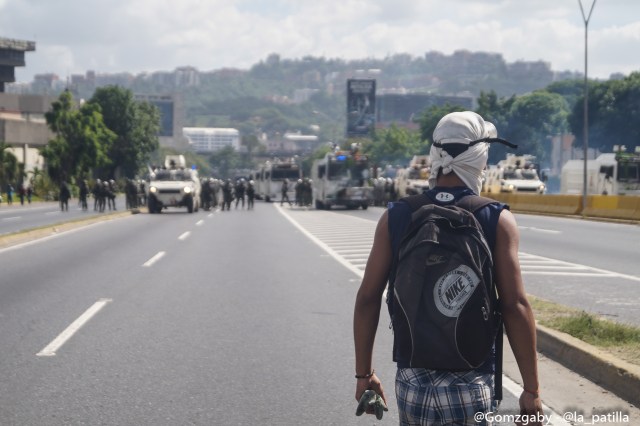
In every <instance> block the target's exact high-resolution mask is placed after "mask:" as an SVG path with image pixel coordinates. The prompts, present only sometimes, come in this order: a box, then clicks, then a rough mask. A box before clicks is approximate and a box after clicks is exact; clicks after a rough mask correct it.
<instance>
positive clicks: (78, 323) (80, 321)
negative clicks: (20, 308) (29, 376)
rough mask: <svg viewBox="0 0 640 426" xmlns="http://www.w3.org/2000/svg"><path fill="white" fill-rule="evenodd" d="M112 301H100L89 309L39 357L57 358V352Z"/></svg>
mask: <svg viewBox="0 0 640 426" xmlns="http://www.w3.org/2000/svg"><path fill="white" fill-rule="evenodd" d="M112 301H113V300H112V299H100V300H98V301H97V302H96V303H94V304H93V305H91V307H90V308H89V309H87V310H86V311H85V312H84V313H83V314H82V315H80V316H79V317H78V319H76V320H75V321H74V322H72V323H71V324H70V325H69V327H67V328H66V329H65V330H64V331H63V332H62V333H60V334H59V335H58V337H56V338H55V339H53V340H52V341H51V343H49V344H48V345H47V346H45V348H44V349H43V350H41V351H40V352H38V353H37V354H36V355H37V356H55V355H56V351H57V350H58V349H60V347H61V346H62V345H64V344H65V343H66V342H67V341H68V340H69V339H70V338H71V337H73V335H74V334H76V333H77V332H78V330H80V328H82V326H83V325H85V324H86V323H87V322H89V320H90V319H91V318H93V316H94V315H95V314H97V313H98V312H100V310H101V309H102V308H104V307H105V305H106V304H107V303H109V302H112Z"/></svg>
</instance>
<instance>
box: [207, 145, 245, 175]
mask: <svg viewBox="0 0 640 426" xmlns="http://www.w3.org/2000/svg"><path fill="white" fill-rule="evenodd" d="M209 163H210V164H211V168H212V170H213V172H214V173H215V174H216V175H217V176H219V177H220V178H223V179H226V178H231V177H232V176H231V175H230V171H231V170H233V169H235V168H237V167H238V166H239V165H240V156H239V155H238V152H237V151H236V150H235V149H234V148H233V147H232V146H225V147H224V148H222V149H220V150H219V151H216V152H214V153H213V154H211V156H210V157H209Z"/></svg>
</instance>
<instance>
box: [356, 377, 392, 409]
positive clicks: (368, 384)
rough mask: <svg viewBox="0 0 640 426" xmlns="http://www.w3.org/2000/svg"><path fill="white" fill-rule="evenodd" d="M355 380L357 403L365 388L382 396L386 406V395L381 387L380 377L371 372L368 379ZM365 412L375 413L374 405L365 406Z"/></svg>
mask: <svg viewBox="0 0 640 426" xmlns="http://www.w3.org/2000/svg"><path fill="white" fill-rule="evenodd" d="M357 380H358V381H357V384H356V401H358V403H359V402H360V399H361V398H362V395H363V394H364V392H365V391H366V390H369V389H371V390H373V391H375V393H377V394H378V395H380V397H382V401H383V402H384V405H385V407H386V405H387V396H386V395H385V394H384V390H383V389H382V383H381V382H380V379H379V378H378V376H376V375H375V373H374V374H373V376H371V377H369V378H368V379H357ZM385 411H387V410H385ZM366 413H367V414H376V412H375V409H374V406H368V407H366Z"/></svg>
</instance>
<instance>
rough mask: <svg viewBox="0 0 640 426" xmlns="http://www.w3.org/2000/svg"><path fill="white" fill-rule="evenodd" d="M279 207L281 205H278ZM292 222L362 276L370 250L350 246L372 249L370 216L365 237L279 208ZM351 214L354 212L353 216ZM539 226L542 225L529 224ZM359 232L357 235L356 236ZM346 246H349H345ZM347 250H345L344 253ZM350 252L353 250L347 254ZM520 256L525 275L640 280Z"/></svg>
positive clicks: (588, 267)
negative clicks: (297, 217) (304, 223)
mask: <svg viewBox="0 0 640 426" xmlns="http://www.w3.org/2000/svg"><path fill="white" fill-rule="evenodd" d="M275 207H277V208H279V206H277V205H276V206H275ZM279 211H280V212H281V213H282V214H283V215H285V217H287V219H289V221H290V222H292V223H294V225H296V227H297V228H298V229H299V230H300V231H301V232H302V233H303V234H305V235H307V236H308V237H309V238H310V239H311V240H313V241H315V242H316V243H317V244H318V245H320V246H321V247H323V248H325V247H326V248H327V249H325V250H326V251H327V253H329V254H330V255H331V256H332V257H334V258H335V259H336V260H338V261H339V262H340V263H343V264H349V265H350V267H349V266H348V267H349V269H351V270H354V268H355V269H356V270H358V276H360V277H362V274H363V273H364V272H363V271H362V268H363V267H364V266H366V260H367V258H368V253H365V252H363V253H362V256H351V253H352V252H347V251H346V250H352V249H356V248H364V247H368V248H369V250H370V249H371V247H372V245H373V234H374V232H375V222H374V221H371V220H367V219H361V218H359V219H361V220H365V221H367V222H368V223H370V224H371V232H370V233H369V236H368V237H366V238H365V237H361V235H365V233H364V232H363V231H362V230H361V229H358V230H354V229H353V228H348V227H342V226H340V225H335V226H334V227H331V226H332V225H324V223H322V222H320V223H318V222H315V223H313V224H308V225H307V226H306V228H303V226H302V225H301V224H299V223H298V222H297V221H296V220H295V219H293V218H292V217H290V216H289V213H288V212H285V210H279ZM349 217H351V216H349ZM336 227H338V228H340V229H344V231H340V230H336ZM327 229H332V231H335V234H339V235H341V236H340V237H338V236H337V235H329V234H333V232H331V233H330V232H327V231H326V230H327ZM529 229H536V230H539V229H538V228H529ZM554 232H555V231H554ZM354 236H356V237H354ZM345 249H346V250H345ZM343 253H344V254H343ZM346 253H350V254H349V255H346ZM518 256H519V258H520V262H521V263H520V266H521V270H522V274H523V275H554V276H572V277H602V278H623V279H628V280H632V281H640V277H637V276H633V275H626V274H621V273H617V272H612V271H607V270H604V269H598V268H593V267H590V266H586V265H580V264H577V263H570V262H565V261H562V260H557V259H551V258H547V257H543V256H537V255H534V254H528V253H522V252H520V253H518Z"/></svg>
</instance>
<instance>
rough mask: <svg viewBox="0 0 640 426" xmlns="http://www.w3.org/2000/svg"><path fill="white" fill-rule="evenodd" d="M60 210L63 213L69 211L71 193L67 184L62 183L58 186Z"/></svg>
mask: <svg viewBox="0 0 640 426" xmlns="http://www.w3.org/2000/svg"><path fill="white" fill-rule="evenodd" d="M59 198H60V210H61V211H63V212H68V211H69V198H71V191H70V190H69V185H67V182H62V185H60V195H59Z"/></svg>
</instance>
